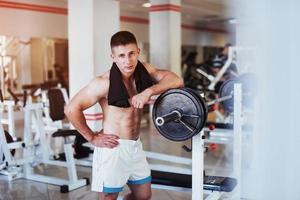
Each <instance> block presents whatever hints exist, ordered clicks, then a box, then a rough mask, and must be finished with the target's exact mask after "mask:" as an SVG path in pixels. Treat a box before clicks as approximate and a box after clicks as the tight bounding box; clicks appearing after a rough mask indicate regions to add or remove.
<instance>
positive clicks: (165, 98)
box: [152, 88, 207, 141]
mask: <svg viewBox="0 0 300 200" xmlns="http://www.w3.org/2000/svg"><path fill="white" fill-rule="evenodd" d="M152 115H153V120H154V124H155V126H156V128H157V129H158V131H159V132H160V133H161V134H162V135H163V136H164V137H166V138H168V139H170V140H174V141H184V140H187V139H189V138H191V137H193V136H194V135H195V134H197V133H199V132H200V131H201V130H202V128H203V127H204V125H205V122H206V117H207V109H206V106H205V103H204V101H203V100H202V98H201V97H200V96H198V94H196V93H195V92H193V91H192V90H191V89H188V88H182V89H172V90H169V91H167V92H165V93H163V94H161V95H160V96H159V97H158V98H157V100H156V101H155V103H154V107H153V111H152Z"/></svg>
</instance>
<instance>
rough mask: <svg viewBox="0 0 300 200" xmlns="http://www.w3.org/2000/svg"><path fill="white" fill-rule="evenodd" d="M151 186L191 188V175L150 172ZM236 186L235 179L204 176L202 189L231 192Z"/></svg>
mask: <svg viewBox="0 0 300 200" xmlns="http://www.w3.org/2000/svg"><path fill="white" fill-rule="evenodd" d="M151 176H152V184H157V185H166V186H173V187H182V188H192V175H189V174H179V173H172V172H163V171H156V170H151ZM236 184H237V181H236V179H234V178H230V177H221V176H204V180H203V189H204V190H211V191H219V192H231V191H233V189H234V188H235V186H236Z"/></svg>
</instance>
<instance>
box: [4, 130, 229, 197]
mask: <svg viewBox="0 0 300 200" xmlns="http://www.w3.org/2000/svg"><path fill="white" fill-rule="evenodd" d="M141 132H142V135H141V139H142V142H143V144H144V149H145V150H149V151H150V150H152V151H155V152H160V153H166V154H171V155H177V156H183V157H191V153H188V152H186V151H184V150H183V149H182V148H181V146H182V145H183V144H186V145H190V144H189V143H190V142H189V141H187V142H171V141H168V140H167V139H165V138H163V137H162V136H160V135H159V134H158V133H157V132H156V130H155V129H154V128H153V127H152V125H151V124H150V125H146V126H145V127H143V128H142V130H141ZM219 147H220V148H219V149H217V150H216V151H215V152H208V153H206V154H205V164H206V166H217V165H218V167H216V168H209V169H207V170H206V173H207V174H211V175H227V174H230V173H231V167H232V166H231V160H230V159H228V157H226V155H225V156H224V152H227V153H226V154H228V151H227V150H226V151H224V147H223V146H219ZM229 151H230V148H229ZM220 169H221V170H220ZM226 169H227V170H226ZM42 170H43V173H45V174H48V175H55V176H58V177H65V176H66V174H67V172H66V170H65V169H64V168H58V167H55V166H43V167H42ZM77 171H78V176H79V177H89V178H90V180H91V168H90V167H77ZM2 179H3V176H2ZM127 192H128V188H125V191H123V192H122V193H121V194H120V195H121V196H122V195H124V194H126V193H127ZM152 192H153V195H152V199H154V200H185V199H186V200H188V199H191V191H187V192H178V191H167V190H157V189H153V191H152ZM10 199H12V200H25V199H28V200H29V199H30V200H37V199H41V200H57V199H86V200H89V199H98V197H97V193H95V192H91V190H90V186H86V187H82V188H80V189H77V190H74V191H71V192H69V193H67V194H62V193H60V192H59V187H58V186H55V185H48V184H44V183H39V182H34V181H29V180H25V179H19V180H15V181H11V182H8V181H6V180H1V175H0V200H10Z"/></svg>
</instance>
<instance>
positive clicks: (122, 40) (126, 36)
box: [110, 31, 137, 48]
mask: <svg viewBox="0 0 300 200" xmlns="http://www.w3.org/2000/svg"><path fill="white" fill-rule="evenodd" d="M126 44H136V45H137V42H136V38H135V36H134V35H133V34H132V33H130V32H129V31H119V32H117V33H115V34H114V35H113V36H112V37H111V39H110V47H111V48H113V47H115V46H119V45H126Z"/></svg>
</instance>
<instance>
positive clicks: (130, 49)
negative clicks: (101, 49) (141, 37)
mask: <svg viewBox="0 0 300 200" xmlns="http://www.w3.org/2000/svg"><path fill="white" fill-rule="evenodd" d="M139 53H140V49H139V48H138V47H137V46H136V44H126V45H119V46H115V47H113V48H112V54H111V57H112V59H113V61H114V62H115V63H116V64H117V66H118V67H119V69H120V71H121V72H122V74H125V75H131V74H132V73H133V72H134V70H135V68H136V65H137V62H138V56H139Z"/></svg>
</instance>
